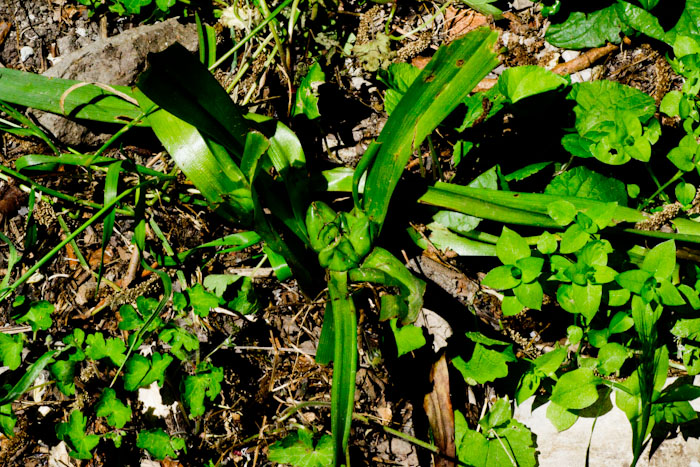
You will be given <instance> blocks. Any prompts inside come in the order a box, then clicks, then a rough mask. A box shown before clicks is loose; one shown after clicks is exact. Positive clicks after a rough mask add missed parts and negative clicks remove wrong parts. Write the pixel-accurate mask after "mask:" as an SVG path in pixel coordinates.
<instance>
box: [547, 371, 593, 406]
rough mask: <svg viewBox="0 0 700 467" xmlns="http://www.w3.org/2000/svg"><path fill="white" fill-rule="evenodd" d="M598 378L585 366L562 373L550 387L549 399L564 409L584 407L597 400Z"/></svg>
mask: <svg viewBox="0 0 700 467" xmlns="http://www.w3.org/2000/svg"><path fill="white" fill-rule="evenodd" d="M599 383H600V378H599V377H597V376H595V375H594V374H593V371H591V370H589V369H587V368H579V369H577V370H573V371H570V372H568V373H564V374H563V375H562V376H561V377H560V378H559V381H557V384H556V385H555V386H554V389H552V396H551V397H550V400H551V401H552V402H554V403H555V404H557V405H560V406H561V407H563V408H565V409H585V408H586V407H588V406H590V405H592V404H593V403H595V401H597V400H598V390H597V386H598V384H599Z"/></svg>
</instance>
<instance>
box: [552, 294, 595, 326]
mask: <svg viewBox="0 0 700 467" xmlns="http://www.w3.org/2000/svg"><path fill="white" fill-rule="evenodd" d="M602 295H603V287H602V286H600V285H594V284H586V285H584V286H581V285H578V284H563V285H561V286H560V287H559V289H557V301H558V302H559V305H561V307H562V308H563V309H565V310H566V311H568V312H569V313H580V314H582V315H583V316H584V317H585V318H586V319H587V320H588V322H589V323H590V321H591V320H592V319H593V317H594V316H595V314H596V313H597V312H598V308H599V307H600V302H601V299H602Z"/></svg>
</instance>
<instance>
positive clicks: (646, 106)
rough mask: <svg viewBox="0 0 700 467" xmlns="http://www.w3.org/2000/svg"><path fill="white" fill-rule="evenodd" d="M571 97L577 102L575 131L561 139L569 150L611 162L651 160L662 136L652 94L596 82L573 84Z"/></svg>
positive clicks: (574, 153)
mask: <svg viewBox="0 0 700 467" xmlns="http://www.w3.org/2000/svg"><path fill="white" fill-rule="evenodd" d="M569 99H573V100H575V101H576V107H574V112H575V113H576V133H575V134H569V135H566V136H564V138H563V139H562V145H563V146H564V148H565V149H566V150H567V151H569V152H570V153H571V154H573V155H575V156H578V157H584V158H585V157H595V158H596V159H598V160H599V161H601V162H605V163H606V164H611V165H620V164H624V163H626V162H628V161H629V160H630V159H636V160H639V161H642V162H648V161H649V158H650V157H651V145H652V144H654V143H656V141H657V140H658V139H659V136H660V135H661V126H660V124H659V121H658V120H656V119H655V118H653V117H654V113H655V112H656V104H655V102H654V99H653V98H652V97H651V96H649V95H647V94H645V93H643V92H641V91H638V90H636V89H634V88H631V87H629V86H624V85H622V84H619V83H616V82H614V81H593V82H589V83H576V84H574V85H573V86H572V89H571V93H570V94H569Z"/></svg>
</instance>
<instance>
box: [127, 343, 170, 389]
mask: <svg viewBox="0 0 700 467" xmlns="http://www.w3.org/2000/svg"><path fill="white" fill-rule="evenodd" d="M172 361H173V357H171V356H170V355H168V354H165V355H161V354H159V353H158V352H154V353H153V356H152V357H151V360H149V359H147V358H146V357H144V356H142V355H138V354H137V355H133V356H132V357H131V358H129V360H127V362H126V366H125V371H126V372H125V374H124V389H126V390H127V391H135V390H136V389H138V388H142V387H146V386H149V385H150V384H151V383H153V382H154V381H158V385H159V386H163V381H164V380H165V370H166V369H167V368H168V365H170V363H171V362H172Z"/></svg>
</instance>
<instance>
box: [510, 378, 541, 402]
mask: <svg viewBox="0 0 700 467" xmlns="http://www.w3.org/2000/svg"><path fill="white" fill-rule="evenodd" d="M539 387H540V377H539V376H537V375H536V374H535V373H533V372H532V371H528V372H526V373H524V374H523V375H522V376H521V377H520V382H519V383H518V389H517V390H516V391H515V401H516V402H517V403H518V405H521V404H522V403H523V402H525V401H526V400H527V399H529V398H530V397H532V396H533V395H534V394H535V392H537V390H538V389H539Z"/></svg>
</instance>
